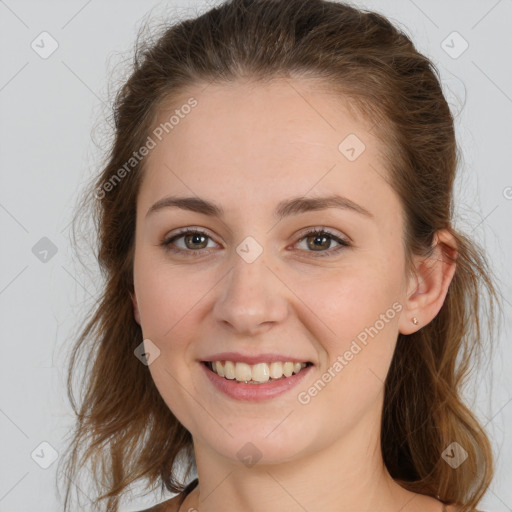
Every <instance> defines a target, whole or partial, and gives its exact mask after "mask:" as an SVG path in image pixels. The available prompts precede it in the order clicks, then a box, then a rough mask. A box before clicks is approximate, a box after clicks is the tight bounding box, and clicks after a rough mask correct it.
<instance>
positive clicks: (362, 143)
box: [134, 80, 408, 463]
mask: <svg viewBox="0 0 512 512" xmlns="http://www.w3.org/2000/svg"><path fill="white" fill-rule="evenodd" d="M191 98H194V100H195V101H194V100H191ZM189 100H190V101H189ZM195 102H197V103H195ZM183 105H195V106H193V107H190V108H189V107H183ZM175 109H177V111H178V112H175V111H174V110H175ZM173 114H174V115H175V117H174V118H173V120H172V121H171V123H172V126H171V123H169V124H167V127H166V129H162V126H160V129H158V127H157V125H160V123H165V122H168V121H169V119H170V117H171V115H173ZM157 125H155V130H154V131H153V133H152V134H151V135H150V136H151V137H152V140H153V142H154V144H153V143H151V144H150V145H151V146H153V145H154V147H153V148H152V149H151V150H150V154H149V155H148V156H147V157H146V158H147V160H146V165H147V168H146V174H145V177H144V180H143V183H142V185H141V189H140V193H139V196H138V203H137V226H136V250H135V262H134V278H135V297H134V303H135V305H136V318H137V321H138V322H139V323H140V324H141V327H142V331H143V336H144V339H145V340H146V342H145V344H146V348H147V349H148V351H149V352H150V354H151V352H152V351H153V355H154V356H155V357H152V356H151V357H150V361H151V360H152V362H150V364H149V371H150V372H151V375H152V377H153V379H154V382H155V384H156V386H157V388H158V390H159V392H160V393H161V395H162V397H163V399H164V400H165V402H166V403H167V405H168V406H169V408H170V409H171V410H172V412H173V413H174V414H175V416H176V417H177V418H178V419H179V421H180V422H181V423H182V424H183V425H184V426H185V427H186V428H187V429H188V430H189V431H190V432H191V434H192V436H193V438H194V443H195V445H196V451H197V449H198V446H202V447H204V450H205V451H207V452H208V453H210V455H211V456H217V457H220V456H223V457H226V458H228V459H230V460H232V461H234V462H238V463H240V462H246V463H247V461H248V460H249V459H247V457H249V458H250V459H251V460H253V461H255V462H256V461H258V462H260V463H265V462H270V463H272V462H279V461H286V460H292V459H298V458H300V457H303V456H306V455H308V454H310V453H313V452H319V451H320V450H324V449H327V448H332V447H333V446H334V445H336V444H337V443H341V442H344V441H346V440H349V439H350V442H351V443H352V444H353V446H354V450H355V448H356V447H359V446H360V445H361V443H364V446H365V447H368V445H369V444H370V445H372V446H378V442H379V439H378V432H379V430H378V429H379V428H380V415H381V405H382V400H383V388H384V381H385V378H386V374H387V372H388V368H389V365H390V362H391V358H392V355H393V350H394V347H395V343H396V339H397V335H398V332H399V318H400V315H401V313H400V311H401V308H402V301H403V300H405V297H406V293H407V287H408V283H407V281H406V273H405V259H404V247H403V242H402V233H403V228H404V226H403V220H402V210H401V206H400V203H399V200H398V197H397V196H396V195H395V193H394V191H393V190H392V188H391V187H390V186H389V184H388V183H387V182H386V181H385V180H384V179H383V176H385V175H386V170H385V169H384V166H383V163H382V161H381V158H380V156H379V152H378V149H379V146H378V142H377V139H376V138H375V136H374V135H373V134H372V132H371V129H372V127H373V126H372V123H371V122H369V121H365V120H364V119H356V118H354V117H352V115H351V114H349V112H348V110H345V109H344V108H343V105H342V101H341V100H340V99H339V98H338V99H336V98H335V97H334V96H330V95H327V94H325V93H323V92H319V89H315V87H314V85H311V82H307V81H305V80H291V81H285V80H279V81H275V82H273V83H272V84H266V85H261V84H254V83H253V84H251V83H248V82H247V83H243V82H236V83H231V84H226V85H213V84H212V85H209V86H207V87H206V88H204V89H203V88H199V87H196V88H194V89H190V90H189V91H187V94H184V95H183V97H182V101H178V102H175V103H173V106H172V110H171V109H170V110H169V111H166V112H162V113H161V116H160V119H159V120H158V123H157ZM167 132H168V133H167ZM160 139H161V140H160ZM170 196H172V197H174V198H193V199H194V200H195V202H194V203H192V202H188V203H187V202H186V201H182V203H181V204H182V206H183V207H178V206H176V205H175V206H169V205H167V206H164V207H161V208H156V209H153V211H150V210H151V207H152V206H153V205H154V204H155V203H157V202H158V201H161V200H162V199H164V198H166V197H170ZM327 197H338V198H339V199H338V203H337V205H336V204H335V203H334V202H332V203H330V207H329V208H325V207H319V208H309V207H308V205H309V206H314V203H311V201H312V200H315V199H319V198H327ZM203 202H205V203H206V202H207V203H211V204H214V205H215V206H216V207H217V208H218V209H219V210H221V211H222V213H221V214H219V215H217V214H213V208H211V207H210V208H206V207H204V206H201V205H202V204H203ZM187 204H188V205H189V207H186V205H187ZM199 206H201V207H199ZM320 206H322V205H320ZM324 206H325V205H324ZM194 207H195V208H194ZM199 210H201V211H199ZM148 212H149V213H148ZM315 228H316V229H317V230H319V231H322V230H323V231H324V233H320V234H316V235H315V234H314V233H311V231H313V230H314V229H315ZM185 229H188V230H193V229H196V230H200V231H202V232H204V234H199V235H194V234H193V233H192V234H191V233H189V234H188V235H187V233H181V232H180V231H183V230H185ZM172 238H173V239H174V240H173V241H172V242H171V243H170V244H169V245H168V246H167V247H166V246H165V245H163V244H164V242H165V241H166V240H170V239H172ZM345 244H347V245H345ZM148 340H150V342H148ZM154 347H157V348H158V350H159V353H158V352H155V351H154ZM225 353H230V354H228V355H226V354H225ZM212 360H221V361H225V360H231V361H232V362H233V363H235V364H234V371H235V374H236V372H238V375H239V378H242V379H244V378H247V376H248V375H249V377H250V378H255V379H260V380H264V379H265V378H267V377H266V376H267V375H268V372H270V371H271V370H272V371H277V372H278V373H276V374H274V375H278V374H279V371H281V369H283V370H286V368H290V365H284V366H283V367H281V365H279V362H281V363H285V362H298V363H312V365H309V366H306V367H305V368H304V369H302V370H301V371H300V372H299V373H298V374H297V376H296V377H295V376H292V377H286V376H284V377H283V378H282V379H279V380H276V381H275V382H267V383H266V384H245V383H238V382H237V381H236V378H235V379H234V380H230V379H227V378H226V377H221V376H219V375H216V374H215V375H214V374H213V373H212V372H211V370H210V369H208V368H206V366H205V365H204V363H203V361H212ZM244 361H245V362H246V363H249V362H252V363H254V364H255V365H256V363H260V364H257V365H256V366H247V365H244V364H241V363H243V362H244ZM272 362H273V363H274V364H273V365H272V364H271V365H268V364H267V365H265V364H264V363H272ZM236 363H239V364H236ZM275 363H277V364H275ZM228 366H229V367H230V368H231V369H232V367H231V366H230V363H228ZM299 366H302V365H299ZM223 368H224V371H225V372H229V371H230V369H228V368H226V367H225V366H223ZM248 368H249V370H248ZM292 368H293V366H292ZM221 371H222V370H221ZM247 371H249V372H250V373H248V374H247V373H244V372H247ZM244 375H245V377H244ZM237 386H238V387H237ZM247 443H251V444H247ZM224 460H225V459H224Z"/></svg>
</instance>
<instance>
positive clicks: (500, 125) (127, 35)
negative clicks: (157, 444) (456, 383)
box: [0, 0, 512, 512]
mask: <svg viewBox="0 0 512 512" xmlns="http://www.w3.org/2000/svg"><path fill="white" fill-rule="evenodd" d="M211 4H212V2H210V5H211ZM357 5H361V6H365V7H368V8H371V9H374V10H377V11H380V12H382V13H384V14H385V15H387V16H388V17H390V18H391V20H392V21H395V22H397V23H398V24H400V25H401V26H402V27H403V28H404V29H405V30H406V32H407V33H408V34H409V35H411V36H412V38H413V41H414V42H415V43H416V45H417V47H418V49H419V50H420V51H422V52H424V53H426V54H427V55H428V56H429V57H431V58H432V59H433V60H434V62H435V63H436V65H437V66H438V67H439V69H440V71H441V75H442V78H443V85H444V87H445V90H446V94H447V95H448V98H449V100H450V103H451V104H452V105H453V109H454V112H455V113H456V114H457V133H458V137H459V143H460V146H461V148H462V151H463V154H464V162H463V172H464V175H463V176H462V177H461V178H460V179H459V181H458V184H457V198H458V201H459V209H458V213H459V216H460V221H459V222H458V226H459V227H460V228H462V229H465V230H466V231H469V232H471V233H472V234H473V235H474V236H475V237H476V238H477V239H478V240H479V241H480V242H481V243H483V244H485V246H486V247H487V248H488V251H489V254H490V258H491V261H492V264H493V267H494V269H495V272H496V273H497V275H498V276H499V277H500V280H501V284H502V290H503V293H504V295H505V299H506V301H505V302H504V312H505V316H504V323H503V330H502V334H501V337H500V338H499V339H497V340H496V342H497V347H496V353H495V356H494V359H493V360H492V374H493V379H492V382H491V381H489V379H488V378H487V377H486V375H484V374H481V375H479V376H477V377H475V379H474V381H473V382H472V384H473V385H475V386H474V387H475V389H476V392H475V393H473V391H471V390H468V400H472V403H473V404H474V405H473V406H474V408H475V410H476V411H477V413H478V416H479V417H480V419H481V420H482V423H483V424H484V425H486V429H487V430H488V432H489V433H490V435H491V436H492V439H493V444H494V447H495V450H496V454H497V457H498V460H497V475H496V478H495V480H494V483H493V485H492V488H491V490H490V491H489V492H488V493H487V496H486V498H485V500H484V501H483V502H482V503H481V506H480V507H479V508H480V509H481V510H485V511H488V512H505V511H512V486H510V483H511V482H512V463H511V460H512V436H511V435H510V432H511V427H512V378H511V372H510V371H508V372H507V367H508V366H509V365H510V363H511V362H512V347H511V344H510V337H509V335H508V333H509V332H510V323H511V303H512V297H511V287H510V283H511V279H510V277H511V273H510V268H509V267H508V265H507V263H508V262H509V261H510V255H511V254H512V240H511V236H510V226H511V221H510V219H511V214H512V188H511V187H512V173H511V165H510V156H509V150H510V145H511V140H512V137H511V136H512V129H511V117H512V72H511V59H510V54H511V50H512V32H511V30H510V26H511V22H512V1H511V0H500V1H496V0H492V1H484V0H478V1H477V0H473V1H462V0H458V1H450V2H447V1H446V0H443V1H440V0H436V1H429V2H427V1H426V0H415V1H413V0H393V1H388V2H386V1H384V0H376V1H367V2H364V3H363V2H357ZM207 7H208V5H207V4H206V3H205V2H203V1H197V2H189V3H188V4H187V3H185V2H181V3H178V2H167V3H166V2H151V1H149V2H148V1H142V0H138V1H133V0H132V1H127V0H123V1H119V0H118V1H108V2H107V1H99V0H89V1H83V0H79V1H69V0H68V1H66V2H64V1H59V2H57V1H45V2H41V1H23V0H6V1H0V39H1V41H0V42H1V67H0V109H1V113H0V141H1V142H0V144H1V146H0V147H1V152H0V169H1V180H2V181H1V184H2V186H1V188H0V223H1V228H2V251H1V252H0V261H1V276H0V312H1V319H0V320H1V329H2V357H1V358H0V376H1V386H0V434H1V445H0V464H1V466H0V511H1V512H17V511H20V512H21V511H23V512H26V511H27V510H38V511H39V512H50V511H56V510H59V509H61V507H62V505H61V504H60V503H59V501H58V498H57V496H56V493H55V491H54V487H55V468H56V466H57V462H55V463H53V464H52V465H51V466H50V467H49V468H48V469H43V468H41V467H40V465H38V464H37V463H36V462H35V460H34V459H36V460H38V461H39V462H40V463H44V462H45V461H46V462H47V463H48V462H49V461H50V459H48V457H49V456H50V454H51V448H49V447H48V446H46V445H43V447H39V445H40V443H42V442H47V443H49V444H50V445H51V446H52V447H53V449H54V450H56V452H57V453H61V451H62V449H63V446H64V445H63V439H64V436H65V435H66V434H67V433H68V431H69V428H70V426H71V425H72V420H73V418H72V415H71V409H70V407H69V404H68V402H67V398H66V395H65V371H64V368H65V367H64V364H65V355H66V350H69V346H70V344H71V343H72V338H73V335H74V334H75V333H76V330H77V321H78V319H80V318H82V313H83V311H84V308H85V307H88V306H89V305H90V303H91V302H92V301H93V300H94V298H95V297H96V296H97V295H96V294H97V292H98V289H97V286H98V283H99V280H98V279H95V278H94V274H95V273H96V272H97V270H96V268H95V267H94V261H93V260H90V261H91V275H89V274H87V273H85V272H84V271H83V269H82V268H81V267H80V265H79V264H78V263H77V261H76V257H75V256H74V254H73V252H72V249H71V244H70V238H69V236H70V234H69V223H70V220H71V214H72V212H73V207H74V204H75V200H76V197H77V193H78V192H79V191H80V190H81V188H82V187H83V184H84V183H85V181H86V180H87V179H88V178H89V177H90V176H91V174H94V173H95V172H97V171H98V169H99V162H100V158H101V156H102V155H101V152H100V150H99V149H98V148H97V147H96V146H95V144H93V142H92V139H91V134H93V131H94V134H95V137H96V138H97V139H98V138H99V140H98V142H99V143H101V133H102V130H104V122H103V117H102V116H103V115H104V113H105V112H106V111H107V112H108V110H107V107H108V100H109V97H108V85H109V83H110V84H111V85H112V87H114V89H115V83H112V81H113V79H114V78H115V79H117V78H118V77H119V76H122V70H123V69H126V68H122V66H121V68H119V67H116V65H117V64H118V63H120V62H122V61H123V59H128V60H130V59H131V56H132V49H133V44H134V41H135V35H136V33H137V30H138V28H139V26H140V22H141V20H142V18H143V17H145V16H146V15H148V13H149V12H150V10H152V9H154V10H153V12H152V15H153V16H152V17H157V18H158V16H159V15H160V14H161V15H162V16H164V17H165V13H166V12H167V13H170V14H172V13H174V14H175V15H180V16H187V15H193V14H194V13H195V12H202V11H203V10H205V9H206V8H207ZM43 31H47V32H48V33H49V34H51V36H52V37H53V38H54V39H55V40H56V41H57V43H58V48H57V50H56V51H55V52H54V53H53V54H52V55H50V56H49V57H48V58H46V59H43V58H42V57H41V56H40V55H39V54H38V53H36V52H35V51H34V50H33V49H32V48H31V43H32V41H34V40H35V41H36V43H37V42H38V41H40V38H38V36H39V34H41V32H43ZM454 31H456V32H458V33H459V34H460V36H461V37H462V38H463V39H464V40H465V41H467V43H468V44H469V46H468V48H467V50H466V51H464V52H463V53H462V54H461V55H460V56H458V57H457V58H453V57H454V56H455V55H456V53H458V52H459V51H460V50H461V49H462V48H463V46H462V45H463V44H464V42H463V39H461V38H460V37H459V36H457V35H453V34H452V33H453V32H454ZM447 38H448V39H447ZM443 41H445V42H444V43H443ZM39 45H40V46H42V43H40V42H39ZM48 45H49V43H48V42H47V43H46V45H45V48H46V49H48V48H49V46H48ZM445 50H446V51H445ZM449 52H451V53H452V56H450V55H449ZM119 69H121V72H119ZM113 77H114V78H113ZM464 103H465V105H463V104H464ZM105 105H107V107H106V106H105ZM43 237H47V238H48V239H50V240H51V242H52V243H53V244H54V245H55V246H56V249H57V253H56V254H55V255H54V256H52V257H50V255H51V253H50V255H48V261H46V262H42V261H41V260H40V259H39V258H38V257H36V255H35V254H34V252H33V250H32V248H33V247H34V246H36V244H37V243H38V242H39V241H40V239H41V238H43ZM36 247H37V246H36ZM40 256H41V255H40ZM84 259H87V255H85V256H84ZM491 384H492V385H491ZM34 450H36V451H35V454H34V459H33V458H31V453H33V452H34ZM37 454H39V457H38V455H37ZM507 484H508V485H507ZM137 492H138V490H137V489H135V490H134V497H133V500H132V501H131V502H130V503H129V504H127V505H126V507H125V508H124V510H126V511H130V510H137V509H140V508H142V507H145V506H149V505H151V504H153V503H155V502H156V501H157V500H158V499H161V497H160V496H155V495H153V496H146V497H145V498H144V497H139V498H137V497H136V496H135V495H136V493H137ZM312 512H313V511H312Z"/></svg>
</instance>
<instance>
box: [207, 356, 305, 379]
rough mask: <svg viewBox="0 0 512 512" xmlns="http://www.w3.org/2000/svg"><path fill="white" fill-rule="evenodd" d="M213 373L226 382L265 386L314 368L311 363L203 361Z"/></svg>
mask: <svg viewBox="0 0 512 512" xmlns="http://www.w3.org/2000/svg"><path fill="white" fill-rule="evenodd" d="M202 364H204V365H205V366H206V367H207V368H208V369H209V370H210V371H211V372H213V373H216V374H217V375H219V376H220V377H224V378H225V379H226V380H232V381H236V382H238V383H244V384H265V383H269V382H275V381H278V380H283V379H287V378H289V377H291V376H292V375H296V374H298V373H300V372H301V371H302V370H303V369H304V368H307V367H309V366H312V365H313V363H311V362H309V361H308V362H304V363H300V362H292V361H284V362H279V361H277V362H272V363H258V364H254V365H249V364H247V363H240V362H234V361H202Z"/></svg>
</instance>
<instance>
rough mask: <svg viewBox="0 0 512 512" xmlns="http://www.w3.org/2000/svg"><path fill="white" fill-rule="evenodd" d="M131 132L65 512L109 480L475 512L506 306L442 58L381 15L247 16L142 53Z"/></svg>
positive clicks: (246, 6)
mask: <svg viewBox="0 0 512 512" xmlns="http://www.w3.org/2000/svg"><path fill="white" fill-rule="evenodd" d="M115 129H116V132H115V140H114V143H113V145H112V151H111V154H110V155H109V161H108V163H107V165H106V167H105V168H104V170H103V172H102V174H101V176H99V177H98V178H97V180H96V181H95V183H94V186H93V187H92V188H91V190H90V195H89V196H88V199H92V200H93V208H94V215H95V218H96V219H97V229H98V236H99V251H98V258H99V261H100V264H101V267H102V269H103V271H104V272H105V277H106V283H105V288H104V293H103V295H102V298H101V302H100V303H99V305H98V308H97V310H96V311H95V314H94V316H93V317H92V319H91V320H90V321H89V322H88V324H87V325H86V326H85V328H84V331H83V332H82V335H81V337H80V339H79V340H78V343H77V345H76V347H75V352H74V354H73V358H72V361H71V365H70V382H71V379H72V378H73V375H74V373H75V371H76V363H77V361H78V356H79V354H80V353H81V352H84V351H85V349H86V347H87V349H88V352H87V356H88V360H89V362H90V363H91V366H89V367H87V374H86V376H87V380H86V387H85V393H84V395H83V398H82V400H81V403H80V404H79V406H76V404H75V402H74V401H73V397H72V393H71V391H70V396H71V400H72V403H73V406H74V407H75V411H76V413H77V415H78V423H77V428H76V432H75V437H74V439H73V442H72V446H71V449H70V456H69V460H68V463H67V466H66V477H67V479H66V480H67V482H68V487H67V493H66V505H65V506H66V507H67V506H68V504H69V497H70V493H71V490H73V487H74V484H73V482H75V481H76V473H77V471H78V467H79V466H82V465H84V466H85V465H87V464H89V463H90V464H91V466H92V471H93V476H94V480H95V482H96V484H97V487H98V494H99V496H98V499H97V500H96V501H97V502H98V503H99V504H102V503H104V504H105V505H104V506H105V508H104V509H105V510H118V506H119V501H120V499H121V497H122V496H123V494H124V493H125V492H126V491H127V490H128V487H129V486H130V485H131V484H133V483H134V482H137V481H139V480H141V479H146V480H147V481H148V482H149V484H150V485H154V484H157V483H159V484H161V486H162V489H167V490H168V491H171V492H173V493H179V495H178V496H176V497H175V498H173V499H171V500H168V501H166V502H164V503H161V504H159V505H158V506H156V507H154V508H152V509H151V510H153V511H155V510H158V511H176V510H179V511H181V512H183V511H186V510H188V511H191V510H199V511H200V512H210V511H217V510H226V509H229V510H236V511H242V510H254V511H263V510H265V511H266V512H268V511H282V510H290V511H291V510H308V511H318V510H322V511H335V510H336V511H354V510H379V511H381V512H391V511H397V510H400V511H403V512H420V511H421V512H441V511H449V512H452V511H456V510H457V511H459V510H460V511H463V512H466V511H470V510H474V509H475V507H476V506H477V504H478V502H479V501H480V500H481V498H482V496H483V495H484V493H485V491H486V489H487V488H488V486H489V484H490V481H491V478H492V474H493V462H492V455H491V448H490V443H489V440H488V438H487V437H486V434H485V433H484V431H483V430H482V428H481V426H480V425H479V423H478V421H477V420H476V418H475V416H474V415H473V414H472V412H471V411H469V410H468V409H467V408H466V407H465V406H464V404H463V401H462V398H461V395H460V384H461V382H462V380H463V379H464V378H465V377H466V376H467V373H468V368H469V367H470V363H471V361H472V357H473V356H474V355H475V354H476V353H477V351H478V350H479V349H480V348H481V346H482V344H483V338H482V336H481V333H480V324H481V323H482V319H481V318H479V303H480V302H481V294H482V292H483V291H487V292H488V295H489V299H488V302H489V306H490V315H489V322H490V323H491V320H492V310H493V309H492V307H493V304H494V301H495V290H494V287H493V282H492V280H491V277H490V274H489V271H488V269H487V265H486V260H485V256H484V254H483V252H482V251H481V250H480V249H479V248H478V247H477V246H476V245H475V243H474V242H473V241H471V240H470V239H469V238H468V237H466V236H465V235H464V234H462V233H460V232H458V231H457V230H455V229H454V227H453V225H452V220H453V219H452V208H453V197H452V184H453V181H454V178H455V171H456V166H457V151H456V141H455V136H454V128H453V119H452V115H451V113H450V110H449V107H448V105H447V103H446V101H445V99H444V97H443V94H442V91H441V87H440V84H439V78H438V76H437V70H436V68H435V67H434V66H433V64H432V63H431V62H430V61H429V60H428V59H427V58H426V57H425V56H423V55H421V54H419V53H418V52H417V51H416V50H415V48H414V46H413V44H412V43H411V41H410V40H409V39H408V38H407V37H406V36H405V35H404V34H403V33H401V32H400V31H399V30H398V29H396V28H395V27H394V26H392V25H391V24H390V23H389V21H388V20H386V19H385V18H384V17H382V16H381V15H378V14H376V13H372V12H363V11H361V10H358V9H356V8H354V7H351V6H348V5H345V4H342V3H334V2H326V1H322V0H287V1H275V0H259V1H249V0H234V1H232V2H227V3H225V4H222V5H221V6H218V7H216V8H214V9H211V10H210V11H208V12H207V13H205V14H203V15H202V16H200V17H198V18H197V19H194V20H188V21H185V22H183V23H180V24H176V25H174V26H171V27H169V28H167V29H166V30H165V32H164V33H163V34H162V35H161V37H160V38H159V39H158V40H157V41H156V42H155V43H154V44H152V45H150V46H148V47H145V48H140V49H139V52H138V54H137V58H136V60H135V69H134V71H133V74H132V75H131V76H130V78H129V79H128V81H127V82H126V84H125V85H124V86H123V87H122V89H121V91H120V93H119V95H118V97H117V98H116V105H115ZM86 199H87V198H86ZM87 341H89V342H90V343H91V344H90V346H87V345H86V343H87ZM457 358H459V361H458V362H457V364H456V360H457ZM183 464H185V469H186V472H185V474H184V475H180V469H181V468H182V467H183V466H182V465H183ZM194 471H197V478H196V479H194V480H193V481H192V482H190V483H189V485H188V486H186V487H185V482H186V480H188V479H189V476H190V474H191V473H193V472H194ZM192 476H195V475H192Z"/></svg>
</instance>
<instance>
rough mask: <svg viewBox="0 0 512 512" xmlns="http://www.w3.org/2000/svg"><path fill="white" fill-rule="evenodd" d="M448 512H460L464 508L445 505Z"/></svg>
mask: <svg viewBox="0 0 512 512" xmlns="http://www.w3.org/2000/svg"><path fill="white" fill-rule="evenodd" d="M445 510H446V512H460V511H461V510H462V507H460V506H456V505H445ZM471 512H485V511H484V510H477V509H476V508H475V509H473V510H472V511H471Z"/></svg>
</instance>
